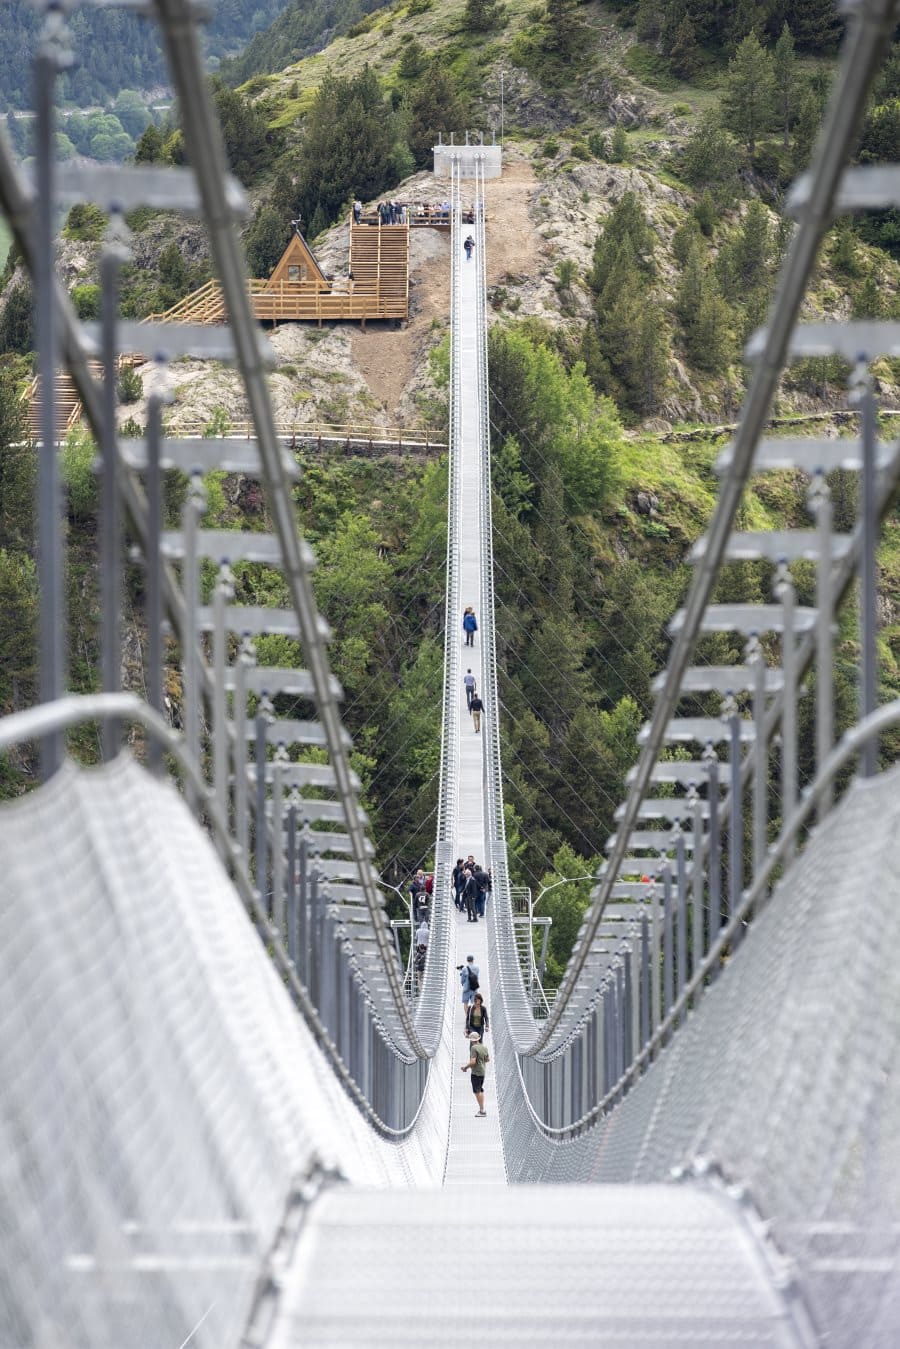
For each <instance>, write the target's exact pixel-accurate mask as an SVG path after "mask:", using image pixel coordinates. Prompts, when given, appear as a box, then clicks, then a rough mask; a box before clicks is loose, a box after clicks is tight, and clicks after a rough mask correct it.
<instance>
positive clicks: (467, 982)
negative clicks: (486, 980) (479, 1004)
mask: <svg viewBox="0 0 900 1349" xmlns="http://www.w3.org/2000/svg"><path fill="white" fill-rule="evenodd" d="M458 969H459V982H460V983H461V984H462V1002H463V1011H464V1012H465V1014H466V1016H468V1015H469V1005H470V1003H472V1002H474V1001H475V994H476V993H477V992H478V966H477V965H476V964H475V957H474V956H466V963H465V965H460V966H458ZM473 985H474V986H473Z"/></svg>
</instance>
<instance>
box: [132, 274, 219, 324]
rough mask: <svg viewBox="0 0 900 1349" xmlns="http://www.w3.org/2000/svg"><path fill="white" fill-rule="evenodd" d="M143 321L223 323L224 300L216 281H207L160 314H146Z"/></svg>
mask: <svg viewBox="0 0 900 1349" xmlns="http://www.w3.org/2000/svg"><path fill="white" fill-rule="evenodd" d="M141 321H142V322H143V323H224V322H225V301H224V299H223V298H222V287H221V286H220V285H219V283H218V281H207V283H206V285H205V286H201V287H200V289H199V290H192V291H191V293H190V295H185V296H184V297H183V298H182V299H180V300H179V301H178V303H177V304H173V305H172V307H171V308H170V309H166V310H164V311H163V312H162V313H161V314H148V315H147V317H146V318H145V319H142V320H141Z"/></svg>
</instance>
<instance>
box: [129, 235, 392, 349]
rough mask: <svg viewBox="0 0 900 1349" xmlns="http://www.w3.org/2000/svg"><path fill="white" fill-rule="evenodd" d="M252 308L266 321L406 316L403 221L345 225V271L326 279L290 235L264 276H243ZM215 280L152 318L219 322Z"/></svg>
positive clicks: (222, 307) (297, 238) (298, 239)
mask: <svg viewBox="0 0 900 1349" xmlns="http://www.w3.org/2000/svg"><path fill="white" fill-rule="evenodd" d="M247 294H248V295H249V297H250V302H251V304H252V306H253V312H254V314H255V315H256V317H257V318H258V319H259V320H260V321H262V322H268V323H309V322H313V323H318V324H320V325H321V324H322V323H326V322H331V321H335V320H336V321H340V320H352V321H356V322H358V323H360V324H362V326H363V328H365V325H366V319H406V318H408V316H409V226H408V225H380V224H376V225H374V226H373V225H369V224H360V225H351V227H350V254H349V259H348V276H347V277H346V278H344V279H342V280H340V281H329V279H328V278H327V277H326V276H325V273H324V272H323V271H322V269H321V267H320V266H319V264H318V262H317V261H316V258H315V255H314V254H313V252H312V250H311V248H310V247H309V245H308V244H307V242H306V240H305V239H304V238H303V236H302V235H301V234H299V233H297V234H295V235H294V237H293V239H291V242H290V243H289V244H288V246H287V248H286V249H285V251H284V253H283V255H282V257H281V259H280V261H279V263H278V265H277V267H276V268H275V270H274V271H273V273H272V275H271V276H270V277H269V279H268V280H267V281H257V280H254V281H248V283H247ZM225 320H226V314H225V302H224V299H223V297H222V288H221V286H220V285H219V283H218V281H207V283H206V285H205V286H201V287H200V289H199V290H195V291H193V292H192V293H191V294H190V295H185V297H184V299H182V300H179V301H178V303H177V304H174V305H172V307H171V308H170V309H167V310H165V311H164V312H163V313H161V314H150V315H149V316H148V319H147V320H146V321H147V322H153V323H224V322H225Z"/></svg>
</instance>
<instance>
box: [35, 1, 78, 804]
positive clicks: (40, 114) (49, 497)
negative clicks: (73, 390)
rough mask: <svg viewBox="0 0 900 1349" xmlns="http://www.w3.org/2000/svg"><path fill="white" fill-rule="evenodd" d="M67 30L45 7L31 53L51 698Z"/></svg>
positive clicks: (61, 634)
mask: <svg viewBox="0 0 900 1349" xmlns="http://www.w3.org/2000/svg"><path fill="white" fill-rule="evenodd" d="M67 41H68V29H67V28H66V25H65V21H64V15H63V12H62V11H61V10H58V9H54V10H49V11H48V13H47V15H46V19H45V22H44V26H43V28H42V30H41V35H40V41H39V46H38V53H37V59H36V60H35V112H36V115H35V155H36V182H35V189H36V192H35V195H36V204H35V211H34V221H35V237H36V256H37V267H36V269H35V272H34V299H35V329H36V338H37V348H38V379H39V383H40V397H41V411H40V425H41V452H40V456H39V458H38V484H37V511H38V578H39V581H40V592H41V607H40V658H41V659H40V690H41V701H42V702H44V703H50V702H54V701H55V700H56V699H57V698H60V697H61V696H62V693H63V690H64V688H65V683H66V655H65V631H66V628H65V604H64V597H63V569H64V565H65V563H64V557H63V514H62V484H61V480H60V466H59V454H58V453H57V447H56V367H57V363H58V360H59V339H58V333H57V320H56V277H55V274H54V268H53V258H54V254H55V249H54V231H55V228H56V173H55V167H56V140H55V120H56V119H55V106H54V105H55V98H56V78H57V75H58V74H59V72H60V70H62V69H63V68H64V66H65V65H67V64H68V63H69V57H68V52H67V47H66V44H67ZM64 749H65V739H64V736H63V734H62V732H60V731H54V732H53V733H52V734H51V735H48V736H46V737H44V739H43V740H42V741H41V748H40V759H41V777H42V778H43V779H44V780H46V779H47V778H50V777H52V776H53V774H54V773H55V772H56V770H57V769H58V768H59V766H60V763H61V762H62V758H63V753H64Z"/></svg>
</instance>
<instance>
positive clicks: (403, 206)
mask: <svg viewBox="0 0 900 1349" xmlns="http://www.w3.org/2000/svg"><path fill="white" fill-rule="evenodd" d="M363 209H364V208H363V204H362V202H361V201H360V200H359V198H357V199H356V200H355V201H354V203H353V223H354V225H361V224H362V223H363ZM452 209H453V208H452V206H451V204H450V202H449V201H442V202H440V203H437V204H435V203H433V202H421V201H420V202H406V201H394V200H393V199H391V200H389V201H380V202H378V204H377V205H376V206H375V208H374V215H375V217H376V221H375V223H377V224H379V225H406V224H407V223H412V222H413V221H420V222H424V223H434V224H436V225H448V224H449V223H450V212H451V210H452ZM462 218H463V220H464V221H465V222H466V224H469V225H471V224H474V222H475V216H474V213H473V211H472V209H471V208H469V209H468V210H464V211H463V213H462ZM366 223H370V222H369V221H368V220H367V221H366ZM466 244H471V246H472V247H474V246H475V241H474V239H472V236H471V235H469V238H468V239H467V240H466ZM470 252H471V249H467V256H468V254H469V253H470Z"/></svg>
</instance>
